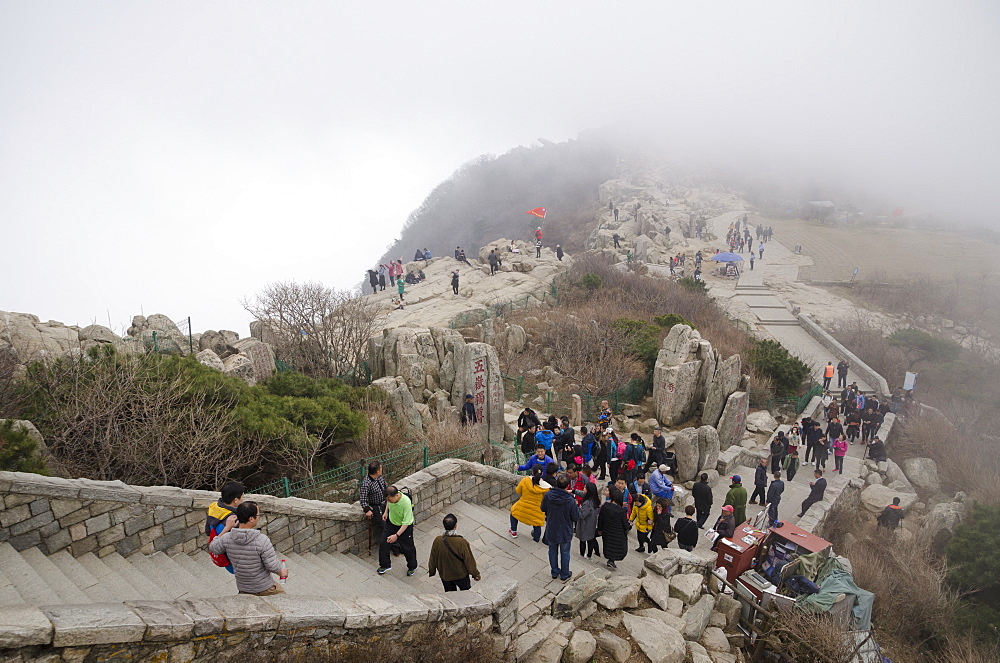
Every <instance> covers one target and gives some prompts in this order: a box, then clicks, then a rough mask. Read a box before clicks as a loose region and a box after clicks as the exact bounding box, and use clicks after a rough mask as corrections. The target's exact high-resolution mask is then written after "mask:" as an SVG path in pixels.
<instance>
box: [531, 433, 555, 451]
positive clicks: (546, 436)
mask: <svg viewBox="0 0 1000 663" xmlns="http://www.w3.org/2000/svg"><path fill="white" fill-rule="evenodd" d="M553 437H554V435H553V434H552V431H550V430H544V429H543V430H540V431H538V432H537V433H535V443H536V444H541V445H542V446H544V447H545V452H546V453H548V452H550V451H552V439H553Z"/></svg>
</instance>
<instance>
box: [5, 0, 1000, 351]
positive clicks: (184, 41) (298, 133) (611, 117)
mask: <svg viewBox="0 0 1000 663" xmlns="http://www.w3.org/2000/svg"><path fill="white" fill-rule="evenodd" d="M818 4H819V3H803V2H794V3H780V2H732V3H727V2H713V3H692V2H676V3H675V2H628V3H607V2H547V3H538V2H532V3H528V2H503V3H475V2H457V1H456V2H423V3H361V2H352V3H347V2H323V3H303V2H287V3H261V2H213V3H200V2H198V3H196V2H170V3H136V2H100V3H98V2H89V3H69V2H43V1H36V0H33V1H32V2H6V3H2V4H0V229H2V233H3V235H2V236H3V240H4V241H3V247H4V251H3V259H2V261H0V284H2V285H0V309H2V310H16V311H24V312H30V313H35V314H37V315H38V316H39V317H41V318H42V319H43V320H45V319H49V318H52V319H57V320H61V321H63V322H66V323H67V324H81V325H85V324H89V323H91V322H97V323H100V324H105V325H107V324H108V323H109V318H110V322H111V326H112V328H113V329H115V330H116V331H118V332H119V333H121V332H122V331H123V329H124V327H126V326H127V325H128V322H129V320H130V318H131V316H132V315H134V314H138V313H140V311H144V312H145V313H146V314H149V313H154V312H159V313H165V314H167V315H169V316H170V317H172V318H174V319H176V320H179V319H181V318H183V317H186V316H189V315H190V316H191V317H192V319H193V327H194V329H195V331H202V330H204V329H208V328H215V329H218V328H229V329H234V330H236V331H238V332H239V333H240V334H241V335H246V334H247V332H248V330H247V322H248V321H249V318H248V315H247V314H246V313H245V312H244V311H243V310H242V307H241V306H240V303H239V302H240V300H241V299H242V298H244V297H247V296H251V295H252V294H253V293H255V292H256V291H258V290H259V289H260V288H261V286H263V285H264V284H265V283H267V282H269V281H275V280H288V279H294V280H300V281H302V280H310V279H315V280H321V281H323V282H325V283H327V284H330V285H333V286H337V287H352V286H353V285H354V284H356V283H357V282H358V281H359V280H360V279H361V278H362V276H363V274H364V270H365V269H366V268H367V267H368V266H369V265H370V264H371V263H373V262H374V261H375V259H376V258H377V257H378V256H379V255H381V254H382V252H383V251H384V250H385V247H386V246H387V245H388V244H389V243H390V242H391V241H392V240H393V239H394V238H395V237H397V236H398V231H399V229H400V227H401V226H402V224H403V222H404V221H405V219H406V216H407V214H409V212H410V211H412V210H413V209H414V208H415V207H417V206H418V205H419V204H420V202H421V200H422V199H423V198H424V196H425V195H426V194H427V193H429V192H430V190H431V189H432V188H433V187H434V185H436V184H437V183H439V182H440V181H441V180H443V179H445V178H446V177H447V176H448V175H449V174H450V173H451V172H453V171H454V170H455V169H456V168H457V167H458V166H460V165H461V164H462V163H463V162H465V161H467V160H468V159H471V158H473V157H475V156H477V155H479V154H482V153H487V152H489V153H503V152H505V151H507V150H509V149H511V148H513V147H515V146H517V145H530V144H532V143H533V142H534V140H535V139H536V138H539V137H542V138H546V139H548V140H556V141H558V140H565V139H568V138H572V137H574V136H576V135H577V134H578V133H579V132H580V131H583V130H585V129H588V128H593V127H628V128H630V129H631V130H633V131H640V132H641V133H643V134H644V135H648V136H649V137H650V142H651V143H655V144H657V145H663V146H664V148H663V149H664V153H665V156H673V154H675V153H676V154H692V155H697V156H698V157H701V158H705V159H714V160H716V161H719V162H723V163H728V164H735V165H737V166H739V165H742V164H745V165H746V166H747V167H748V168H752V167H753V164H755V163H766V164H770V165H774V164H777V165H780V166H783V167H787V168H789V169H790V170H794V171H797V172H803V171H804V172H814V173H816V176H817V177H823V176H824V175H831V176H834V175H835V176H837V177H846V178H848V181H850V182H852V183H854V184H855V185H856V186H857V187H858V188H863V189H868V190H871V191H874V192H876V193H879V194H881V195H884V196H886V197H887V198H890V199H893V200H897V201H898V205H900V206H905V207H907V209H916V210H934V211H936V212H938V213H940V214H943V215H945V216H950V217H952V218H956V219H959V220H962V221H964V222H977V223H984V224H994V225H998V224H996V219H997V214H996V210H997V209H998V207H1000V193H998V191H1000V190H998V188H997V186H996V185H995V184H994V182H993V179H994V177H995V175H996V174H997V173H998V172H1000V168H998V166H1000V157H998V154H1000V152H998V149H1000V129H998V122H1000V119H998V115H1000V114H998V112H997V111H998V110H1000V103H998V95H1000V57H998V56H1000V52H998V51H1000V48H998V43H1000V39H998V37H1000V20H998V19H1000V5H998V4H997V3H995V2H981V3H963V2H956V3H941V2H912V1H909V2H867V3H853V2H837V3H826V5H828V6H825V7H819V6H817V5H818ZM544 204H545V201H525V209H528V208H530V207H534V206H537V205H544ZM444 244H445V245H446V244H447V242H445V243H444ZM431 248H432V250H434V251H436V252H438V253H439V252H441V250H442V249H447V246H444V245H443V246H442V247H431ZM410 252H411V253H412V250H411V251H410Z"/></svg>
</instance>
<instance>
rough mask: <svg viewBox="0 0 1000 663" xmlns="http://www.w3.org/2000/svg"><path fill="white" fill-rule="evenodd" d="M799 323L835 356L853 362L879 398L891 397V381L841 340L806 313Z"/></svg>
mask: <svg viewBox="0 0 1000 663" xmlns="http://www.w3.org/2000/svg"><path fill="white" fill-rule="evenodd" d="M799 324H800V325H801V326H802V328H803V329H805V330H806V332H807V333H808V334H809V335H810V336H812V337H813V338H815V339H816V340H817V341H819V342H820V343H821V344H822V345H823V347H825V348H826V349H827V350H829V351H830V352H832V353H833V354H834V356H835V357H838V358H844V359H846V360H847V361H849V362H850V363H851V370H852V371H854V372H855V373H857V374H858V375H860V376H861V378H862V379H863V380H864V381H865V382H867V383H868V384H870V385H871V386H872V387H873V388H874V389H875V391H876V393H878V396H879V398H889V396H891V395H892V392H891V391H889V383H887V382H886V381H885V378H884V377H882V376H881V375H879V374H878V373H877V372H876V371H875V369H873V368H872V367H871V366H869V365H868V364H866V363H865V362H863V361H861V359H860V358H859V357H858V356H857V355H856V354H854V353H853V352H851V351H850V350H848V349H847V348H845V347H844V346H843V344H841V342H840V341H838V340H837V339H835V338H834V337H833V336H831V335H830V333H829V332H827V331H826V330H825V329H823V328H822V327H820V326H819V325H818V324H816V322H815V321H814V320H813V319H812V318H810V317H809V316H808V315H806V314H805V313H800V314H799Z"/></svg>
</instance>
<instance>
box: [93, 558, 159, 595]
mask: <svg viewBox="0 0 1000 663" xmlns="http://www.w3.org/2000/svg"><path fill="white" fill-rule="evenodd" d="M100 561H101V563H102V564H104V565H105V566H107V567H108V568H109V569H111V571H112V572H114V573H117V574H118V575H119V576H120V577H121V578H122V580H124V581H125V582H127V583H128V584H129V585H131V586H132V587H133V588H135V589H136V590H137V591H138V592H139V596H140V598H142V599H145V600H149V601H169V600H170V598H169V595H168V594H169V593H168V592H167V591H165V590H164V589H163V588H161V587H160V586H159V585H158V584H157V583H156V582H152V581H151V580H150V579H149V578H147V577H146V576H145V575H144V574H143V572H142V571H141V570H140V569H139V568H138V567H137V565H135V564H131V563H129V561H128V560H127V559H125V558H124V557H122V556H121V555H119V554H118V553H116V552H115V553H111V554H110V555H106V556H105V557H101V558H100Z"/></svg>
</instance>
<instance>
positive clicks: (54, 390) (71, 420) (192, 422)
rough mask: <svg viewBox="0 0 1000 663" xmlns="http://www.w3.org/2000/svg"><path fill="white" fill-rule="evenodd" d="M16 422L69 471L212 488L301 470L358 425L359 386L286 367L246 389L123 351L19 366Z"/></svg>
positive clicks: (183, 364) (182, 360)
mask: <svg viewBox="0 0 1000 663" xmlns="http://www.w3.org/2000/svg"><path fill="white" fill-rule="evenodd" d="M21 389H22V391H23V393H24V394H25V395H26V398H27V401H26V402H27V405H26V407H25V411H24V414H25V415H26V416H24V417H23V418H26V419H29V420H31V421H32V422H33V423H34V424H35V425H36V426H37V427H38V429H39V431H40V432H41V433H42V435H43V436H44V437H45V439H46V442H47V444H48V451H49V453H50V454H51V455H52V457H53V458H54V459H55V460H56V461H58V464H59V466H60V467H61V468H64V470H65V471H66V472H67V473H69V474H71V475H72V476H85V477H90V478H94V479H103V480H114V479H118V480H121V481H125V482H126V483H134V484H139V485H144V484H145V485H148V484H164V485H175V486H180V487H183V488H207V489H215V488H217V487H218V485H219V483H220V482H221V481H223V480H224V479H226V478H227V477H236V478H241V479H243V480H245V481H246V482H247V483H249V484H254V483H255V481H254V480H253V478H254V475H256V481H257V482H262V481H261V479H262V478H263V479H264V480H266V479H267V478H268V477H269V476H272V475H279V476H280V475H285V474H291V475H293V476H301V475H305V474H310V473H311V472H313V471H314V468H315V467H317V466H319V467H323V466H324V465H325V458H326V456H327V455H328V452H329V451H330V450H331V449H332V447H333V446H334V445H336V444H337V443H339V442H341V441H343V440H346V439H350V438H354V437H356V436H359V435H361V434H362V433H363V432H364V430H365V428H366V427H367V423H368V422H367V418H366V416H365V412H364V411H363V410H362V408H361V407H359V405H360V403H361V401H362V400H363V398H364V397H365V395H366V393H367V391H366V389H363V388H355V387H350V386H347V385H345V384H343V383H341V382H340V381H338V380H335V379H313V378H310V377H307V376H305V375H302V374H299V373H294V372H285V373H280V374H278V375H276V376H274V377H273V378H271V379H270V380H268V381H266V382H264V383H261V384H258V385H256V386H254V387H251V386H249V385H247V384H246V383H245V382H243V381H242V380H240V379H239V378H235V377H231V376H228V375H225V374H223V373H220V372H219V371H216V370H214V369H212V368H209V367H207V366H204V365H202V364H200V363H199V362H198V361H196V360H195V359H194V358H193V357H178V356H173V355H159V354H146V355H139V356H133V355H125V354H118V353H116V352H114V349H113V348H111V347H106V348H93V349H92V351H91V352H89V353H88V354H87V356H86V357H83V358H63V359H59V360H56V361H54V362H49V363H35V364H32V365H31V366H29V367H28V371H27V376H26V378H25V379H24V380H23V384H22V385H21Z"/></svg>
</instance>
